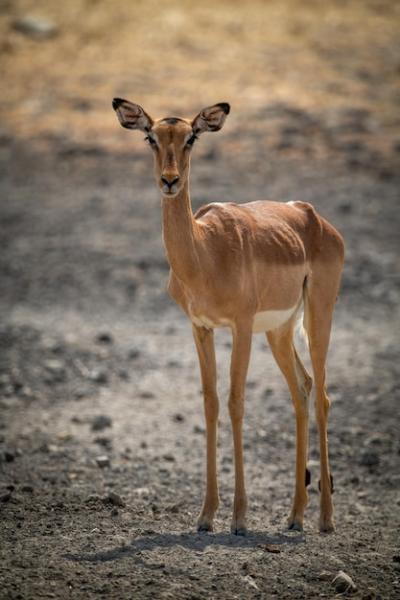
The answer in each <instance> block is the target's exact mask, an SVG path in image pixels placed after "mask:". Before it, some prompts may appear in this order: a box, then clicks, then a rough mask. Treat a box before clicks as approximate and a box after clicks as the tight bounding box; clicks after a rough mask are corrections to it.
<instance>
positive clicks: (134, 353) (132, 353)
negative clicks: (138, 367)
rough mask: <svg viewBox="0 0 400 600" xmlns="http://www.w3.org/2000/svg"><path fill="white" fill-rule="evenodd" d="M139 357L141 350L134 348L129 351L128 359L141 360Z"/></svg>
mask: <svg viewBox="0 0 400 600" xmlns="http://www.w3.org/2000/svg"><path fill="white" fill-rule="evenodd" d="M139 356H140V350H139V348H136V347H133V348H130V349H129V350H128V358H131V359H132V360H135V359H136V358H139Z"/></svg>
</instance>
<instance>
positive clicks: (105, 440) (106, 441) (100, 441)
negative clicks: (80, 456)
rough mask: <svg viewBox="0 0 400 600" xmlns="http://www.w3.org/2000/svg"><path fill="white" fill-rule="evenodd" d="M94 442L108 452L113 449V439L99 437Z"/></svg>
mask: <svg viewBox="0 0 400 600" xmlns="http://www.w3.org/2000/svg"><path fill="white" fill-rule="evenodd" d="M93 441H94V443H95V444H99V446H103V448H107V449H108V450H109V449H110V448H111V447H112V441H111V439H110V438H108V437H105V436H98V437H96V438H94V440H93Z"/></svg>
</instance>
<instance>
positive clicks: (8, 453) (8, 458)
mask: <svg viewBox="0 0 400 600" xmlns="http://www.w3.org/2000/svg"><path fill="white" fill-rule="evenodd" d="M14 460H15V452H12V450H7V449H5V450H3V451H2V452H0V462H13V461H14Z"/></svg>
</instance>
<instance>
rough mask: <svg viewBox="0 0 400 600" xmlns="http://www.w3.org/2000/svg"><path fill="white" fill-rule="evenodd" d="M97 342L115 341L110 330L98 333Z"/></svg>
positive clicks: (108, 342)
mask: <svg viewBox="0 0 400 600" xmlns="http://www.w3.org/2000/svg"><path fill="white" fill-rule="evenodd" d="M96 342H98V343H99V344H112V343H113V342H114V338H113V336H112V335H111V333H109V332H108V331H100V332H99V333H98V334H97V335H96Z"/></svg>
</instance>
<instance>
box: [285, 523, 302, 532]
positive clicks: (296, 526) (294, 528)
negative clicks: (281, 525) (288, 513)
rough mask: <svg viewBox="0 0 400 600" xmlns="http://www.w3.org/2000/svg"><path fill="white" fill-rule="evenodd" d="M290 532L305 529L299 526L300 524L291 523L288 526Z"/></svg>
mask: <svg viewBox="0 0 400 600" xmlns="http://www.w3.org/2000/svg"><path fill="white" fill-rule="evenodd" d="M288 530H289V531H303V527H302V526H301V525H299V523H289V525H288Z"/></svg>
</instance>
